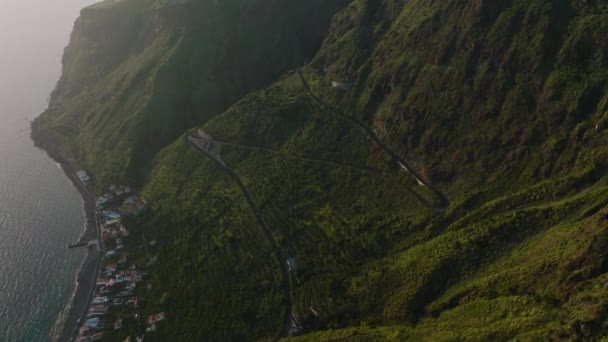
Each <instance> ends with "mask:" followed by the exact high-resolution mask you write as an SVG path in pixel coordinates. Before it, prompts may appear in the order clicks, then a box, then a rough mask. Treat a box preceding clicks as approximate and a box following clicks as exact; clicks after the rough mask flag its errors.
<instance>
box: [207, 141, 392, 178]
mask: <svg viewBox="0 0 608 342" xmlns="http://www.w3.org/2000/svg"><path fill="white" fill-rule="evenodd" d="M213 141H214V142H217V143H219V144H220V145H224V146H231V147H237V148H242V149H246V150H252V151H264V152H268V153H272V154H276V155H280V156H282V157H285V158H289V159H296V160H301V161H304V162H309V163H317V164H325V165H330V166H335V167H341V168H346V169H351V170H356V171H360V172H366V173H372V174H376V175H381V174H382V171H381V170H377V169H371V168H366V167H363V166H358V165H355V164H348V163H342V162H338V161H333V160H326V159H315V158H306V157H301V156H294V155H291V154H288V153H285V152H281V151H277V150H273V149H270V148H267V147H262V146H254V145H243V144H236V143H232V142H228V141H225V140H218V139H216V138H213Z"/></svg>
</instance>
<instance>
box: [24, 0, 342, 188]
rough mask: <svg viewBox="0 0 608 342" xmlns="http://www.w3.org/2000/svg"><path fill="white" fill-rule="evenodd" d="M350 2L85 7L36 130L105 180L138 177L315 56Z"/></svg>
mask: <svg viewBox="0 0 608 342" xmlns="http://www.w3.org/2000/svg"><path fill="white" fill-rule="evenodd" d="M344 4H345V1H337V2H332V3H331V4H325V3H324V2H322V1H312V2H306V3H302V4H288V5H285V4H279V2H278V1H274V2H272V1H271V2H268V1H266V2H263V1H251V2H246V3H241V2H230V1H228V2H221V3H220V2H215V1H185V2H184V1H177V2H176V1H151V0H131V1H106V2H102V3H100V4H97V5H94V6H91V7H89V8H86V9H85V10H83V12H82V15H81V17H80V18H79V19H78V21H77V23H76V26H75V30H74V33H73V35H72V39H71V42H70V45H69V46H68V48H66V51H65V56H64V60H63V62H64V70H63V76H62V78H61V80H60V81H59V83H58V85H57V88H56V90H55V91H54V92H53V95H52V98H51V105H50V108H49V110H48V111H47V112H45V113H44V114H42V115H41V116H40V117H39V118H38V119H37V120H36V122H35V123H34V125H33V127H34V137H35V138H36V140H38V141H39V142H40V143H41V144H43V145H44V143H43V141H53V142H52V143H47V144H45V145H49V146H48V147H49V148H57V149H59V150H60V151H61V153H62V154H64V155H66V156H68V157H70V158H73V159H74V160H77V161H78V163H80V164H82V166H83V167H86V168H87V169H90V170H91V172H92V174H93V175H94V176H95V178H96V179H97V181H98V184H100V185H102V184H108V183H110V182H115V181H119V180H120V181H129V182H134V183H140V182H141V181H142V180H143V179H144V178H145V175H146V174H147V173H146V168H148V167H149V162H150V160H151V158H152V157H153V156H154V155H155V154H156V152H158V150H159V149H161V148H162V147H164V146H166V145H167V144H168V143H169V142H171V141H173V140H174V139H175V138H177V137H178V136H179V135H180V134H182V133H183V132H184V131H185V130H186V129H188V128H190V127H192V126H193V125H195V124H200V123H203V122H205V121H207V120H208V119H209V118H211V117H213V116H214V115H216V114H218V113H220V112H221V111H222V110H224V109H225V108H226V107H227V106H228V105H229V104H231V103H233V102H234V101H236V100H237V99H238V98H240V97H241V96H243V95H245V94H246V93H248V92H250V91H252V90H254V89H258V88H260V87H263V86H265V85H267V84H268V83H269V82H271V81H272V80H274V79H275V78H276V77H278V76H279V75H280V74H281V73H283V72H284V71H286V70H288V69H289V68H293V67H295V66H297V65H299V64H301V63H302V62H303V61H304V60H305V59H306V58H307V57H309V56H311V55H312V54H313V53H314V51H315V49H316V48H318V46H319V45H320V42H321V39H322V36H323V33H324V32H325V30H326V29H327V27H328V25H329V20H330V18H331V17H332V15H333V13H334V12H335V11H337V10H338V9H339V8H340V7H341V6H343V5H344ZM302 14H303V16H302ZM278 28H281V29H278Z"/></svg>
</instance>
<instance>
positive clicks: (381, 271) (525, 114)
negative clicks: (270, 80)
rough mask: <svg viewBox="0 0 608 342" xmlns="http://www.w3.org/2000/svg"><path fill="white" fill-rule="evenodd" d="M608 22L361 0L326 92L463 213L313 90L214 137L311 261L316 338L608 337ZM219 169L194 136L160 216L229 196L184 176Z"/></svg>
mask: <svg viewBox="0 0 608 342" xmlns="http://www.w3.org/2000/svg"><path fill="white" fill-rule="evenodd" d="M607 15H608V12H606V7H605V6H603V5H602V4H600V3H587V4H582V3H576V2H571V3H563V5H561V6H558V5H553V4H551V3H550V2H546V1H533V2H530V1H526V2H524V1H512V2H503V3H501V4H500V5H496V4H491V3H489V2H483V1H470V2H465V3H462V2H457V1H447V2H444V3H442V4H430V3H428V2H422V1H420V2H418V1H409V2H399V1H384V2H379V1H355V2H354V3H353V4H351V6H349V7H348V8H347V9H345V10H343V11H342V12H340V13H339V14H338V15H337V16H336V17H335V18H334V20H333V23H332V27H331V29H330V34H329V35H328V37H327V38H326V39H325V42H324V44H323V47H322V49H321V51H320V52H319V54H318V55H317V56H316V57H315V58H314V59H313V61H312V62H311V64H310V65H309V66H308V67H307V68H306V69H305V75H306V77H307V79H308V80H309V83H311V85H312V88H313V91H314V92H315V93H316V94H318V95H319V96H320V97H321V98H322V99H323V101H325V102H327V103H329V104H331V105H332V106H334V107H337V108H339V109H340V110H341V111H343V112H344V113H347V114H348V115H351V116H352V117H353V118H355V119H356V120H359V121H361V122H363V123H367V124H368V125H369V126H372V127H373V129H374V131H375V132H376V133H377V134H378V136H379V137H380V139H381V140H382V141H383V142H384V143H386V144H387V145H389V147H390V148H392V149H393V150H395V151H398V153H399V154H400V155H401V156H402V157H403V158H405V159H406V160H407V161H409V162H411V163H412V164H413V165H414V167H415V168H416V169H417V171H418V172H419V173H421V174H423V175H424V177H425V178H426V179H427V180H429V181H431V182H434V183H435V184H436V186H437V187H438V188H439V189H440V190H441V191H443V192H445V193H447V194H448V196H449V197H451V200H452V201H451V202H452V204H451V206H450V208H449V210H448V211H447V212H446V213H444V214H439V215H438V214H437V213H433V212H429V211H428V209H426V208H425V207H424V206H423V205H421V204H420V203H419V201H417V199H416V197H415V196H413V195H412V193H411V192H410V191H409V190H408V189H414V190H415V191H422V192H424V189H421V188H420V187H419V186H416V182H415V180H414V179H412V178H411V177H409V176H408V174H407V173H405V172H404V171H403V170H401V169H399V168H398V167H397V165H395V164H393V163H392V162H390V158H389V156H387V155H386V154H384V153H383V152H382V151H381V150H379V149H378V148H377V146H375V144H374V143H373V141H372V140H370V139H369V137H368V136H367V135H366V134H365V132H362V131H361V130H359V129H357V128H356V127H353V126H352V125H349V124H348V123H347V122H345V121H344V120H341V119H340V118H338V117H336V116H335V115H332V113H330V112H327V111H323V110H322V109H321V107H319V106H318V104H317V103H316V102H315V101H312V100H311V99H310V98H309V97H307V96H306V92H305V90H304V87H303V86H302V85H301V83H300V82H299V79H298V77H297V76H296V75H293V74H291V75H288V76H286V77H285V78H284V79H283V80H281V81H280V82H278V83H277V84H275V85H273V86H272V87H270V88H269V89H267V90H265V91H263V92H259V93H255V94H253V95H250V96H248V97H246V98H245V99H244V100H242V101H240V102H239V103H238V104H237V105H236V106H234V107H233V108H231V109H230V110H229V111H227V112H226V113H224V114H222V115H220V116H218V117H217V118H215V119H214V120H212V121H210V122H209V123H208V124H207V125H205V126H204V130H205V131H206V132H207V133H209V134H211V136H213V137H214V138H216V139H218V141H221V142H227V143H230V144H227V145H225V146H223V147H222V152H221V157H222V159H223V160H224V161H225V162H226V163H227V165H228V167H230V168H232V169H233V170H234V172H236V173H237V174H239V176H240V177H242V178H243V179H246V180H247V184H248V185H249V187H250V191H251V192H252V193H253V194H254V199H255V200H256V203H258V205H260V206H263V207H264V208H265V209H264V211H263V212H262V213H263V215H264V216H265V217H267V218H268V220H269V221H271V222H274V224H275V225H274V226H275V229H276V231H275V239H276V240H277V241H279V243H280V244H281V245H282V246H283V248H285V249H286V250H288V251H289V252H290V253H289V254H290V255H293V256H295V257H294V260H296V262H297V264H298V267H297V269H296V270H295V271H293V273H292V279H293V281H294V284H295V285H294V289H293V293H292V300H293V303H294V305H293V309H294V313H295V316H296V318H297V319H298V321H299V322H300V323H302V325H303V326H304V328H305V329H306V331H309V330H316V329H324V328H337V327H344V326H359V325H360V324H373V325H387V327H386V328H382V329H378V330H376V329H373V328H369V327H367V328H361V329H359V330H355V331H354V332H353V330H350V331H349V330H345V331H343V332H339V331H336V332H327V333H321V334H317V335H311V337H310V339H311V340H317V339H328V340H333V339H336V338H339V336H342V337H344V336H351V337H352V338H353V339H354V338H355V337H354V336H356V335H357V334H359V333H360V334H361V335H366V334H368V333H369V336H368V337H369V338H372V339H375V338H376V337H372V336H375V335H374V334H381V335H386V338H387V339H389V340H391V339H392V340H394V339H405V338H408V337H409V338H411V339H419V338H436V339H456V338H459V337H465V336H466V337H467V338H471V339H475V340H486V339H496V338H498V339H506V338H513V337H515V336H520V337H522V338H532V339H534V338H573V337H574V336H576V335H579V334H590V333H591V334H602V332H605V329H606V327H605V322H606V304H607V302H606V297H605V296H604V295H603V291H602V290H601V288H602V285H601V284H603V282H604V280H605V279H604V278H605V276H604V273H605V272H606V271H607V269H606V268H605V266H603V265H605V260H606V254H605V252H604V251H603V250H602V248H603V247H600V246H603V242H601V241H603V239H604V238H603V237H604V235H605V229H606V227H607V224H608V222H607V221H606V210H607V209H606V205H608V203H607V202H606V201H605V198H606V191H607V190H608V188H607V183H606V178H605V176H606V166H608V164H607V163H608V159H607V157H608V154H607V149H606V147H605V146H606V138H605V131H604V129H605V124H604V121H605V120H606V118H605V113H606V110H607V109H608V108H607V107H606V106H607V105H608V101H607V100H606V99H607V98H606V96H608V95H607V94H608V93H607V92H606V85H607V83H606V80H607V79H608V78H607V76H608V74H607V73H606V71H607V69H606V66H607V65H606V60H605V57H604V51H605V50H606V49H605V48H606V40H605V39H603V38H602V35H601V32H602V30H603V28H604V26H605V23H606V20H605V19H606V17H607ZM564 23H568V25H564ZM582 49H584V50H583V52H581V50H582ZM330 81H352V82H354V86H353V88H352V89H351V90H350V91H348V92H346V93H344V92H341V91H338V90H332V89H331V84H330ZM251 147H263V149H259V148H258V149H251ZM268 149H271V150H274V151H279V152H280V153H271V152H269V151H267V150H268ZM177 151H181V152H180V153H176V152H177ZM186 151H187V152H186ZM197 154H198V155H199V157H200V158H202V159H200V160H197V159H196V158H197ZM167 158H168V159H167ZM204 158H205V157H204V156H202V155H200V153H199V152H197V151H196V150H194V149H190V150H189V149H188V146H187V145H186V144H185V143H184V142H181V141H180V142H176V143H175V145H174V147H171V148H170V149H168V150H166V151H165V152H163V154H162V155H161V157H160V158H159V160H158V164H157V165H158V166H157V168H156V171H155V172H154V173H153V176H152V178H151V181H150V183H149V184H148V185H147V187H146V192H145V193H146V196H147V198H149V199H150V200H151V202H152V203H157V206H156V207H155V211H156V214H157V215H158V216H159V217H166V216H168V215H170V213H171V212H172V211H173V209H172V208H173V207H174V206H175V203H178V204H179V206H182V205H184V199H185V198H198V197H197V196H204V195H203V194H205V193H207V192H206V191H204V190H203V189H207V187H208V186H210V185H203V184H217V183H216V181H215V178H214V177H209V176H204V177H202V179H201V180H197V182H202V183H201V187H199V186H195V187H193V188H188V189H184V188H180V187H179V186H180V184H182V183H183V180H180V178H179V176H178V175H180V174H182V172H181V171H180V170H181V169H183V167H184V165H182V163H188V165H191V166H192V165H198V166H196V169H200V170H201V174H208V172H210V171H209V169H208V168H213V163H212V162H211V161H209V160H207V161H206V160H205V159H204ZM298 158H304V159H306V160H310V159H317V160H318V161H319V163H314V162H310V161H303V160H298ZM328 160H329V161H332V162H338V163H341V164H354V165H357V166H358V167H360V168H361V169H359V170H358V171H354V170H352V169H351V170H346V169H343V168H340V167H338V166H335V167H332V166H329V165H327V164H320V161H328ZM370 166H371V168H372V169H373V170H376V175H374V172H373V171H372V172H367V171H366V170H365V169H367V168H369V167H370ZM362 169H363V170H362ZM202 170H207V171H206V172H205V173H203V172H202ZM378 173H379V174H378ZM225 186H226V187H228V188H230V187H233V185H230V184H225ZM171 189H172V190H171ZM176 189H177V190H176ZM426 195H427V196H428V194H426ZM240 196H241V195H240V194H239V193H238V192H232V197H231V198H232V199H233V200H234V201H242V200H239V198H240ZM162 203H166V204H162ZM187 203H196V202H187ZM197 206H198V204H196V205H195V206H194V207H191V209H189V210H185V211H184V212H181V213H182V214H183V215H188V216H190V215H189V214H188V213H189V212H191V211H194V210H195V208H196V207H197ZM203 207H205V206H203ZM242 210H243V212H244V213H245V212H247V211H248V210H249V209H248V208H247V207H244V208H242ZM233 215H234V214H230V215H228V216H230V217H233ZM243 215H245V214H243ZM180 217H181V215H180ZM195 220H196V219H195ZM178 226H179V224H178ZM186 231H190V230H189V229H186ZM196 231H199V230H196ZM200 232H201V233H202V234H208V235H210V236H215V235H216V234H220V233H219V232H217V231H215V230H213V229H204V228H201V229H200ZM237 241H238V239H237ZM556 244H557V245H559V246H560V248H559V249H557V250H556V249H555V248H554V247H553V246H555V245H556ZM259 250H264V248H259ZM171 265H172V264H171V263H170V262H169V263H167V264H166V265H165V266H164V267H171ZM275 272H278V267H275ZM201 296H203V297H204V296H205V295H204V294H201ZM584 298H586V299H584ZM591 298H592V299H591ZM588 300H590V301H588ZM164 309H166V310H170V309H171V308H170V307H169V306H166V307H164ZM277 310H279V309H278V308H277ZM488 315H489V316H488ZM176 316H178V317H183V313H178V312H176ZM434 317H437V318H434ZM396 324H398V325H400V326H401V327H400V328H399V327H397V325H396ZM378 336H379V335H378ZM305 339H306V338H305Z"/></svg>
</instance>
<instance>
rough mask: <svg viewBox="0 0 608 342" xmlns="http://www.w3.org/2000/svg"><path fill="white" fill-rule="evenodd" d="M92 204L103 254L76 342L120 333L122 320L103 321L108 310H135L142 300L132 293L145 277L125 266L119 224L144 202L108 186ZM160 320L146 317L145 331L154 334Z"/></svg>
mask: <svg viewBox="0 0 608 342" xmlns="http://www.w3.org/2000/svg"><path fill="white" fill-rule="evenodd" d="M79 178H80V176H79ZM96 202H97V203H96V204H97V211H96V212H97V218H98V222H99V229H100V237H101V243H102V246H103V247H102V251H105V254H104V256H103V259H102V261H101V267H100V269H99V272H98V276H97V279H96V283H95V289H94V295H93V297H92V300H91V302H90V304H89V308H88V311H87V313H86V317H85V319H84V320H82V321H81V322H80V323H81V325H80V327H79V328H78V336H77V338H76V342H91V341H99V340H102V339H103V331H104V329H107V328H112V327H113V328H114V329H116V330H119V329H121V328H122V327H123V319H118V320H117V321H116V322H110V324H109V325H106V322H105V320H106V319H105V318H106V317H107V316H108V314H109V312H110V309H111V308H112V307H124V306H127V305H131V306H133V308H134V309H135V310H137V309H139V307H140V306H141V304H142V301H143V299H142V298H141V297H138V296H137V295H136V294H135V290H136V289H137V288H138V287H139V286H141V284H142V283H143V282H144V279H145V278H146V277H147V275H148V274H147V273H146V272H144V271H143V270H141V269H139V268H138V266H137V265H135V264H130V265H129V264H128V260H129V254H128V252H127V251H126V250H125V241H124V240H126V239H127V238H128V237H129V236H130V233H129V230H128V229H127V228H126V227H125V226H124V224H123V217H124V216H129V215H137V214H139V213H140V212H142V211H143V210H145V209H146V207H147V204H146V202H145V201H143V200H141V199H140V198H139V197H137V196H136V195H134V194H132V190H131V189H130V188H129V187H126V186H119V187H116V186H111V187H110V189H109V191H108V192H107V193H105V194H104V195H103V196H101V197H100V198H99V199H97V201H96ZM137 318H138V317H137V316H136V319H137ZM164 319H165V314H164V313H159V314H157V315H154V316H150V317H149V318H148V320H147V322H146V323H147V324H148V329H147V331H155V330H156V323H157V322H160V321H162V320H164Z"/></svg>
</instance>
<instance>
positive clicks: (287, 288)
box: [186, 137, 292, 337]
mask: <svg viewBox="0 0 608 342" xmlns="http://www.w3.org/2000/svg"><path fill="white" fill-rule="evenodd" d="M186 140H187V141H188V142H189V143H190V144H191V145H192V146H194V147H195V148H196V149H198V150H199V151H200V152H201V153H203V154H204V155H205V156H206V157H207V158H209V159H211V160H212V161H213V162H215V163H216V164H217V165H218V166H220V167H221V168H222V169H223V170H224V171H225V172H226V173H227V174H228V175H229V176H230V177H231V178H232V179H233V180H234V182H235V183H236V184H237V185H238V187H239V188H240V189H241V192H242V193H243V196H244V197H245V200H246V201H247V204H248V205H249V208H251V211H253V215H254V216H255V217H256V220H257V221H258V224H259V225H260V227H261V228H262V231H263V232H264V235H265V236H266V239H267V240H268V243H270V246H271V247H272V249H273V251H274V254H275V256H276V258H277V260H278V262H279V264H280V266H281V287H282V288H283V295H284V297H285V313H284V316H285V322H284V323H283V327H282V328H281V332H280V337H287V336H289V335H290V331H291V325H292V315H291V312H292V303H291V280H290V277H289V269H288V268H287V259H286V258H285V256H284V255H283V252H281V249H280V248H279V246H278V245H277V243H276V241H275V240H274V237H273V236H272V233H271V231H270V228H269V227H268V225H267V224H266V221H264V217H263V216H262V213H261V212H260V210H259V209H258V208H257V207H256V205H255V203H254V201H253V199H252V198H251V194H250V193H249V191H248V190H247V187H246V186H245V184H243V181H241V178H239V176H238V175H237V174H236V173H234V171H232V170H231V169H230V168H228V167H226V166H224V165H223V164H222V163H221V162H220V161H218V160H217V159H216V158H215V157H213V156H211V155H210V154H209V153H207V152H206V151H205V150H204V149H202V148H201V147H200V146H199V145H198V144H197V143H196V140H194V139H191V138H190V137H188V138H187V139H186Z"/></svg>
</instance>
